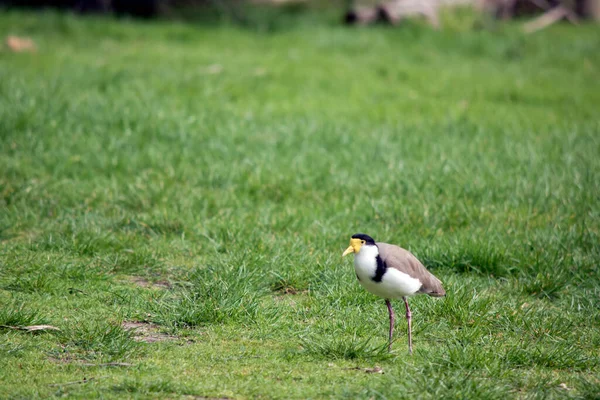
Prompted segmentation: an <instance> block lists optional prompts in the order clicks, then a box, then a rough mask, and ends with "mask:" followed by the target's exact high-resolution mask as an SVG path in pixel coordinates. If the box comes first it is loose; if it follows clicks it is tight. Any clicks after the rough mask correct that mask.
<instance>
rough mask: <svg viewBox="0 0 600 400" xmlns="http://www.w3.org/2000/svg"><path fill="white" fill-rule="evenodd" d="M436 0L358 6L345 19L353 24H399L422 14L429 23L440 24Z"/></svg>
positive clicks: (405, 0) (399, 0)
mask: <svg viewBox="0 0 600 400" xmlns="http://www.w3.org/2000/svg"><path fill="white" fill-rule="evenodd" d="M437 4H438V3H437V1H436V0H391V1H387V2H383V3H380V4H378V5H376V6H374V7H357V8H355V9H352V10H350V11H348V12H347V13H346V15H345V18H344V21H345V22H346V23H347V24H351V25H354V24H355V25H365V24H371V23H375V22H383V23H387V24H390V25H397V24H398V23H400V21H402V20H403V19H405V18H408V17H412V16H416V15H421V16H424V17H425V18H427V20H428V21H429V23H430V24H431V25H432V26H434V27H436V28H437V27H438V26H439V21H438V16H437Z"/></svg>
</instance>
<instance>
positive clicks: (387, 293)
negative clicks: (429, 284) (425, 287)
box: [354, 249, 421, 299]
mask: <svg viewBox="0 0 600 400" xmlns="http://www.w3.org/2000/svg"><path fill="white" fill-rule="evenodd" d="M362 253H363V250H362V249H361V251H360V253H358V254H356V255H355V256H354V271H355V272H356V276H357V277H358V279H359V282H360V284H361V285H362V286H363V287H364V288H365V289H367V291H369V292H370V293H373V294H374V295H376V296H379V297H383V298H385V299H399V298H402V297H404V296H410V295H413V294H415V293H416V292H417V291H418V290H419V289H420V288H421V281H419V280H418V279H415V278H412V277H410V276H409V275H408V274H405V273H404V272H400V271H398V270H397V269H393V268H388V269H387V271H386V272H385V274H383V278H382V280H381V282H375V281H373V279H372V277H373V276H375V271H376V270H377V262H376V260H375V257H373V256H372V255H370V254H362Z"/></svg>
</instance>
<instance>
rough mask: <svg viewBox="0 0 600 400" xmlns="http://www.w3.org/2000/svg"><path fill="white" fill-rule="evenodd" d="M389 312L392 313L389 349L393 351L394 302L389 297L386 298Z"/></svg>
mask: <svg viewBox="0 0 600 400" xmlns="http://www.w3.org/2000/svg"><path fill="white" fill-rule="evenodd" d="M385 304H386V305H387V308H388V312H389V313H390V342H389V344H388V351H392V335H393V334H394V310H393V309H392V303H390V301H389V300H388V299H385Z"/></svg>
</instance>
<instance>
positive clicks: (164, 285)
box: [131, 276, 172, 289]
mask: <svg viewBox="0 0 600 400" xmlns="http://www.w3.org/2000/svg"><path fill="white" fill-rule="evenodd" d="M131 282H133V283H135V284H136V285H138V286H141V287H144V288H154V289H171V287H172V286H171V284H170V283H169V282H167V281H164V280H162V281H156V282H150V281H149V280H148V279H146V278H142V277H141V276H132V277H131Z"/></svg>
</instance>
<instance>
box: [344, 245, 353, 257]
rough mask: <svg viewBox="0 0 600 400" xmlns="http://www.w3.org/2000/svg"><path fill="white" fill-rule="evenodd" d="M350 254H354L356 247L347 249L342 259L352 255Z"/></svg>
mask: <svg viewBox="0 0 600 400" xmlns="http://www.w3.org/2000/svg"><path fill="white" fill-rule="evenodd" d="M350 253H354V247H352V246H350V247H348V248H347V249H346V251H344V253H343V254H342V257H344V256H346V255H348V254H350Z"/></svg>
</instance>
